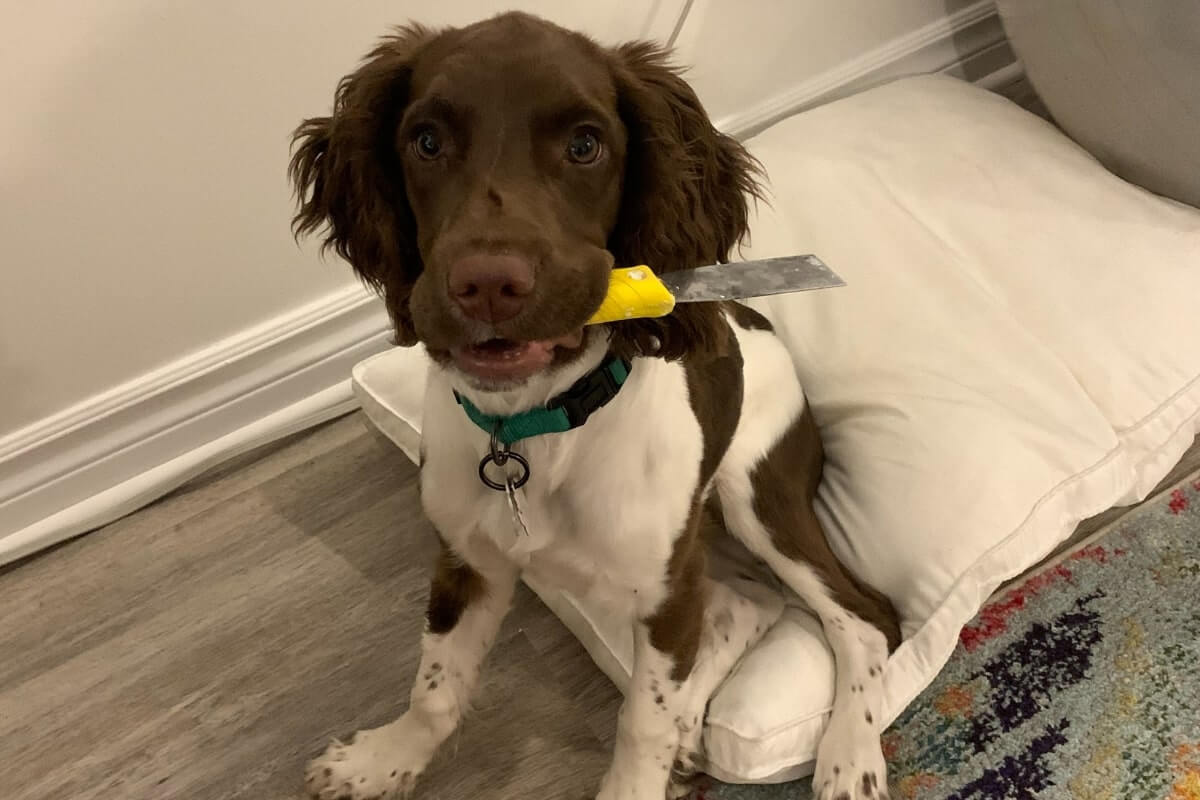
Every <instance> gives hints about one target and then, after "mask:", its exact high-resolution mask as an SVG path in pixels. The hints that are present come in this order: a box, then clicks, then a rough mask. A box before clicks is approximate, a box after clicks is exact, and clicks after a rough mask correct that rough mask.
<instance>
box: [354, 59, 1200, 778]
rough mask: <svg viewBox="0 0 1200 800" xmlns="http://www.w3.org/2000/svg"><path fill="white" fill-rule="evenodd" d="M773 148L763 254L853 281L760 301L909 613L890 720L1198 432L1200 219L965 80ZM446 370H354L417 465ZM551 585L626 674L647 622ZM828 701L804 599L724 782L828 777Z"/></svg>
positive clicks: (740, 716)
mask: <svg viewBox="0 0 1200 800" xmlns="http://www.w3.org/2000/svg"><path fill="white" fill-rule="evenodd" d="M751 148H752V150H753V151H754V153H755V154H756V155H757V156H758V157H759V158H761V159H762V161H763V163H764V165H765V166H766V168H767V171H768V173H769V175H770V176H771V181H772V187H771V188H772V193H773V199H772V201H771V202H772V206H771V208H763V209H762V210H761V213H760V215H759V217H758V219H757V221H756V223H755V226H754V230H753V238H754V241H753V246H752V247H751V248H748V250H747V252H746V253H745V255H746V256H747V257H749V256H767V255H781V254H787V253H805V252H815V253H817V254H819V255H820V256H821V257H822V258H824V259H825V260H827V261H828V263H829V264H830V265H831V266H832V267H833V268H834V269H835V270H836V271H838V272H839V273H840V274H841V275H842V276H843V277H845V278H846V280H847V282H848V284H849V285H848V286H847V287H845V288H841V289H835V290H827V291H820V292H813V293H806V294H797V295H789V296H783V297H778V298H774V299H772V300H770V301H768V302H763V303H759V304H758V306H759V308H760V309H761V310H763V311H764V312H765V313H767V314H768V315H769V316H770V317H771V319H772V320H773V321H774V322H775V324H776V327H777V330H778V331H779V333H780V335H781V336H782V337H783V339H784V341H785V342H786V343H787V344H788V346H789V348H790V349H791V351H792V353H793V355H794V358H795V362H796V368H797V371H798V373H799V375H800V377H801V379H802V381H803V384H804V387H805V390H806V392H807V393H808V397H809V400H810V402H811V404H812V407H813V410H814V413H815V415H816V419H817V421H818V423H819V425H820V426H821V430H822V435H823V437H824V441H825V446H826V452H827V465H826V468H825V475H824V483H823V485H822V488H821V493H820V502H819V508H818V513H819V514H820V516H821V519H822V521H823V523H824V524H825V527H826V531H827V532H828V534H829V536H830V538H831V539H832V543H833V546H834V548H835V549H836V551H837V552H838V553H839V555H840V556H841V557H842V558H843V559H844V560H845V561H846V562H847V563H848V564H849V565H850V566H851V567H852V568H853V569H854V570H855V571H857V572H858V573H859V574H860V575H862V576H863V577H864V578H866V579H867V580H869V581H870V582H872V583H873V584H874V585H875V586H877V587H879V588H880V589H882V590H883V591H885V592H886V593H887V594H888V595H889V596H890V597H891V598H892V599H893V600H894V601H895V603H896V606H897V608H898V610H899V611H900V613H901V615H902V617H903V628H904V633H905V636H906V641H905V642H904V644H903V645H902V646H901V647H900V649H899V650H897V651H896V653H895V654H894V655H893V656H892V659H891V661H890V662H889V664H888V667H887V671H886V675H885V689H886V697H885V710H886V714H885V716H886V717H887V721H888V722H889V723H890V722H891V721H892V720H894V719H895V717H896V716H897V715H898V714H899V713H900V712H901V711H902V710H903V709H904V707H905V706H906V705H907V704H908V703H910V702H911V701H912V700H913V699H914V698H915V697H916V695H917V694H918V693H919V692H920V691H921V690H922V689H923V688H925V687H926V686H928V685H929V683H930V681H931V680H932V679H933V677H934V676H935V674H936V673H937V671H938V670H939V669H940V668H941V667H942V665H943V664H944V663H945V662H946V660H947V659H948V658H949V657H950V654H951V652H952V651H953V649H954V647H955V644H956V642H957V641H958V634H959V631H960V629H961V628H962V626H963V625H964V623H966V622H967V621H968V620H970V618H971V617H972V616H973V615H974V614H975V612H976V611H977V610H978V608H979V607H980V605H981V604H982V603H983V602H984V601H985V600H986V598H987V597H988V595H989V594H990V593H991V592H992V591H993V590H994V589H995V588H996V587H997V586H999V585H1000V584H1001V583H1002V582H1003V581H1005V580H1006V579H1008V578H1010V577H1012V576H1014V575H1016V574H1018V573H1020V572H1021V571H1023V570H1024V569H1026V568H1028V567H1029V566H1031V565H1033V564H1034V563H1036V562H1037V561H1038V560H1040V559H1041V558H1042V557H1043V556H1045V555H1046V554H1047V553H1048V552H1049V551H1051V550H1052V549H1053V548H1054V546H1055V545H1056V544H1057V543H1059V542H1060V541H1062V540H1063V539H1064V538H1065V537H1066V536H1068V535H1069V534H1070V532H1071V531H1072V530H1073V529H1074V527H1075V526H1076V525H1077V524H1078V523H1079V522H1080V521H1081V520H1083V519H1085V518H1086V517H1089V516H1091V515H1093V514H1096V513H1098V512H1100V511H1102V510H1104V509H1106V508H1109V507H1111V506H1113V505H1118V504H1125V503H1131V502H1134V501H1137V500H1139V499H1141V498H1142V497H1144V496H1145V494H1146V493H1147V492H1148V491H1149V490H1150V489H1151V488H1152V487H1153V486H1154V485H1155V483H1156V482H1157V481H1158V480H1159V479H1160V478H1161V477H1163V476H1164V475H1165V474H1166V472H1167V471H1168V470H1169V469H1170V468H1171V466H1173V465H1174V463H1175V462H1176V461H1177V460H1178V458H1179V457H1180V455H1181V454H1182V453H1183V452H1184V450H1185V449H1186V448H1187V446H1188V445H1189V444H1190V442H1191V441H1192V438H1193V436H1194V435H1195V433H1196V432H1197V431H1198V430H1200V378H1198V376H1200V346H1197V343H1198V342H1200V310H1198V309H1197V305H1198V304H1197V298H1198V297H1200V290H1198V284H1200V212H1197V211H1196V210H1195V209H1190V208H1187V207H1184V206H1181V205H1179V204H1176V203H1172V202H1169V201H1164V200H1162V199H1159V198H1157V197H1155V196H1153V195H1151V194H1149V193H1147V192H1145V191H1143V190H1140V189H1138V188H1135V187H1132V186H1130V185H1128V184H1126V183H1124V182H1123V181H1121V180H1119V179H1117V178H1115V177H1113V176H1112V175H1111V174H1109V173H1108V172H1106V171H1105V170H1104V169H1103V168H1102V167H1101V166H1099V165H1098V164H1097V163H1096V161H1095V160H1094V159H1092V158H1091V157H1090V156H1088V155H1087V154H1086V153H1084V152H1083V151H1082V150H1080V149H1079V148H1078V147H1077V146H1075V145H1074V144H1072V143H1071V142H1070V141H1069V140H1068V139H1066V138H1065V137H1063V136H1062V135H1061V134H1059V133H1058V132H1057V131H1056V130H1055V129H1054V128H1052V127H1051V126H1050V125H1048V124H1047V123H1045V122H1043V121H1042V120H1040V119H1038V118H1037V117H1034V116H1033V115H1030V114H1027V113H1026V112H1024V111H1022V110H1021V109H1019V108H1017V107H1016V106H1014V105H1012V104H1011V103H1009V102H1008V101H1007V100H1004V99H1002V98H1000V97H998V96H995V95H992V94H990V93H988V92H985V91H983V90H980V89H976V88H974V87H972V86H969V85H967V84H963V83H960V82H958V81H955V80H953V79H950V78H941V77H921V78H912V79H906V80H902V81H898V82H895V83H892V84H889V85H887V86H884V87H881V88H878V89H874V90H871V91H868V92H865V93H863V94H860V95H856V96H854V97H850V98H847V99H845V100H842V101H839V102H836V103H833V104H830V105H827V106H824V107H821V108H818V109H816V110H813V111H810V112H807V113H804V114H801V115H799V116H796V117H793V118H791V119H789V120H786V121H784V122H781V123H779V124H777V125H775V126H774V127H772V128H770V129H769V130H767V131H766V132H764V133H763V134H761V135H760V136H758V137H756V138H755V139H754V140H753V141H752V142H751ZM424 368H425V359H424V356H423V355H422V354H421V353H420V351H418V350H406V351H395V352H389V353H385V354H383V355H381V356H378V357H376V358H374V359H372V360H370V361H368V362H365V363H363V364H361V365H359V367H358V368H357V370H356V372H355V381H356V386H357V389H358V391H359V394H360V396H361V397H362V398H363V402H364V406H365V408H366V409H367V411H368V413H369V414H370V416H371V418H372V419H373V420H375V422H376V423H377V424H379V425H380V427H381V428H382V429H383V430H384V431H385V432H386V433H388V435H389V436H391V438H392V439H393V440H394V441H396V442H397V443H398V444H400V445H401V446H402V447H404V448H405V450H406V451H407V452H408V454H409V455H410V456H412V457H415V455H416V447H417V443H418V434H417V430H418V429H419V421H420V418H421V398H422V389H423V384H424ZM536 589H537V587H535V590H536ZM539 593H540V594H541V595H542V597H543V599H545V600H546V602H547V604H548V605H549V606H550V607H551V608H552V609H553V610H554V611H555V612H556V613H558V614H559V616H560V617H562V618H563V620H564V622H565V623H566V624H567V625H568V626H569V627H570V628H571V629H572V630H573V631H574V633H575V634H576V635H577V636H579V638H580V639H581V640H582V641H583V643H584V645H585V646H586V647H587V648H588V651H589V652H590V653H591V654H592V656H593V657H594V658H595V659H596V662H597V663H598V664H599V665H600V666H601V668H602V669H604V670H605V671H606V672H607V673H608V674H609V675H610V676H612V677H613V679H614V680H615V681H616V682H617V683H618V685H624V684H625V680H626V677H627V674H628V665H629V663H630V652H629V651H630V646H629V636H628V632H626V631H623V630H620V629H613V628H611V626H607V620H606V619H605V617H604V616H603V615H602V614H599V613H597V614H592V613H590V611H589V609H587V608H585V607H582V606H581V605H580V604H579V603H578V602H576V601H575V600H574V599H573V598H570V597H567V596H565V595H562V594H559V593H555V592H548V591H544V590H543V591H541V592H539ZM832 694H833V670H832V656H831V655H830V653H829V651H828V649H827V647H826V645H825V643H824V641H823V639H822V637H821V634H820V630H819V627H818V626H817V624H816V623H815V622H814V621H813V619H812V618H811V617H809V616H807V615H806V614H805V613H803V612H802V611H801V610H800V609H797V608H790V609H789V610H788V611H787V612H785V615H784V617H783V618H782V619H781V620H780V622H779V623H778V624H777V625H776V626H775V627H774V628H773V629H772V630H771V631H770V632H769V633H768V635H767V636H766V638H765V639H764V640H763V641H762V642H761V643H760V644H759V645H758V646H757V647H756V648H755V649H754V650H753V651H752V652H751V653H749V654H748V655H747V657H746V658H745V659H744V660H743V661H742V663H741V664H740V665H739V667H738V669H737V670H736V671H735V672H734V674H733V675H731V676H730V678H729V679H728V680H727V681H726V682H725V683H724V685H723V686H722V687H721V689H720V690H719V691H718V693H717V694H716V696H715V697H714V698H713V701H712V703H711V705H710V707H709V716H708V720H707V726H706V729H705V738H704V743H705V746H706V749H707V756H708V760H709V771H710V772H711V773H712V774H714V775H715V776H717V777H718V778H723V779H726V780H733V781H741V782H769V781H779V780H785V779H789V778H793V777H797V776H799V775H802V774H805V773H806V772H808V771H811V761H812V759H813V756H814V754H815V752H816V746H817V742H818V738H819V736H820V733H821V730H822V726H823V724H824V720H825V715H826V712H827V711H828V708H829V705H830V702H831V699H832Z"/></svg>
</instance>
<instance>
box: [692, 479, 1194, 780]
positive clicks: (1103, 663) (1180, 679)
mask: <svg viewBox="0 0 1200 800" xmlns="http://www.w3.org/2000/svg"><path fill="white" fill-rule="evenodd" d="M883 743H884V753H885V755H886V756H887V758H888V763H889V766H890V768H891V773H892V775H891V778H892V787H893V788H892V797H893V798H904V799H905V800H916V799H918V798H919V799H920V800H984V798H988V799H990V798H1004V799H1005V800H1009V799H1013V800H1017V799H1019V800H1024V799H1025V798H1029V799H1030V800H1032V799H1033V798H1037V800H1058V798H1064V799H1066V798H1070V800H1200V478H1197V477H1196V476H1193V477H1191V478H1189V479H1188V480H1187V481H1185V482H1184V483H1182V484H1179V485H1178V486H1177V487H1176V488H1175V489H1173V490H1170V491H1168V492H1166V493H1165V494H1164V495H1163V496H1161V497H1160V498H1158V499H1156V500H1154V501H1152V502H1150V503H1148V504H1146V505H1145V506H1143V507H1142V508H1140V509H1138V510H1136V511H1135V512H1133V513H1131V514H1130V515H1129V516H1127V517H1126V518H1124V519H1123V520H1122V521H1121V522H1120V523H1118V524H1117V526H1116V527H1115V528H1113V529H1111V530H1109V531H1108V532H1107V533H1106V534H1105V535H1103V536H1102V537H1101V538H1100V539H1099V540H1098V541H1096V542H1095V543H1094V544H1092V545H1090V546H1087V547H1085V548H1084V549H1082V550H1080V551H1078V552H1076V553H1074V554H1073V555H1071V556H1070V557H1068V558H1067V559H1066V560H1065V561H1063V562H1061V563H1059V564H1058V565H1057V566H1054V567H1050V568H1048V569H1046V570H1045V571H1043V572H1041V573H1039V574H1036V575H1034V576H1033V577H1031V578H1029V579H1028V580H1027V581H1025V582H1024V583H1023V584H1022V585H1020V586H1018V587H1016V588H1014V589H1012V590H1010V591H1008V592H1007V593H1005V594H1004V595H1002V596H1000V597H998V598H996V599H994V600H993V601H992V602H991V603H989V604H988V605H987V606H986V607H984V609H983V610H982V611H981V612H980V613H979V615H978V616H977V617H976V618H975V619H974V620H973V621H972V622H971V623H970V624H969V625H967V626H966V627H965V628H963V630H962V633H961V635H960V638H959V646H958V649H957V650H956V651H955V653H954V656H953V658H952V659H951V660H950V663H949V664H947V665H946V668H945V669H944V670H943V671H942V673H941V675H939V676H938V678H937V680H936V681H935V682H934V684H933V685H932V686H930V687H929V689H928V690H926V691H925V693H924V694H922V695H921V697H920V698H918V699H917V701H916V702H915V703H913V705H912V706H911V707H910V708H909V709H908V710H907V711H906V712H905V713H904V715H903V716H902V717H901V718H900V719H899V720H897V722H896V723H895V724H894V725H893V726H892V727H891V728H890V729H889V730H888V731H887V732H886V733H885V734H884V741H883ZM811 797H812V793H811V787H810V785H809V781H808V780H804V781H799V782H797V783H793V784H785V785H778V786H753V787H752V786H726V785H722V784H715V783H713V784H710V785H708V786H701V787H699V788H698V789H697V790H696V791H695V792H694V793H693V795H692V798H693V800H781V799H782V798H788V800H793V799H794V800H807V798H811Z"/></svg>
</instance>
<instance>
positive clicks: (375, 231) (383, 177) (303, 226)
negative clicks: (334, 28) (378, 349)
mask: <svg viewBox="0 0 1200 800" xmlns="http://www.w3.org/2000/svg"><path fill="white" fill-rule="evenodd" d="M431 36H432V33H431V32H430V31H429V30H428V29H426V28H424V27H421V26H419V25H409V26H406V27H402V28H399V29H397V31H396V32H395V33H394V34H393V35H391V36H388V37H385V38H384V39H382V40H381V41H380V43H379V44H378V45H377V46H376V48H375V49H374V50H372V51H371V53H370V54H368V56H367V57H366V59H364V60H363V62H362V64H361V65H360V66H359V68H358V69H357V70H355V71H354V72H353V73H351V74H350V75H347V76H346V77H344V78H342V80H341V81H340V82H339V83H338V87H337V93H336V94H335V96H334V103H333V113H332V115H331V116H328V117H313V118H312V119H307V120H305V121H304V122H302V123H301V124H300V126H299V127H298V128H296V131H295V133H294V134H293V136H292V145H293V148H294V151H293V154H292V159H291V163H290V165H289V169H288V175H289V177H290V179H291V181H292V186H293V188H294V190H295V193H296V202H297V206H298V210H297V213H296V216H295V217H294V218H293V220H292V232H293V233H294V234H295V235H296V237H297V238H299V237H300V236H303V235H305V234H309V233H312V232H314V231H317V230H319V229H321V228H324V229H325V232H324V239H323V245H322V250H329V249H330V248H332V249H333V250H335V251H336V252H337V253H338V255H340V256H341V257H342V258H344V259H346V260H347V261H348V262H350V265H351V266H352V267H353V268H354V271H355V272H356V273H358V276H359V277H360V278H361V279H362V280H363V281H364V282H365V283H367V284H368V285H369V286H370V287H371V288H373V289H375V290H376V291H378V292H380V293H381V294H382V295H383V297H384V301H385V303H386V304H387V308H388V313H389V315H390V316H391V318H392V324H393V326H394V327H395V329H396V343H397V344H400V345H412V344H415V343H416V341H417V337H416V332H415V330H414V329H413V322H412V316H411V313H410V312H409V308H408V302H409V296H410V294H411V292H412V285H413V283H414V282H415V281H416V279H417V276H418V275H420V274H421V269H422V265H421V256H420V252H419V250H418V249H417V240H416V223H415V222H414V220H413V214H412V208H411V207H410V206H409V204H408V197H407V195H406V193H405V189H404V173H403V168H402V165H401V162H400V156H399V154H398V153H397V152H396V145H395V133H396V126H397V125H398V124H399V122H400V117H401V115H403V113H404V108H405V106H406V105H407V104H408V94H409V84H410V80H411V77H412V62H413V59H414V58H415V56H416V54H417V52H418V51H419V50H420V48H421V47H422V46H423V45H424V43H425V42H426V41H428V40H429V39H430V37H431Z"/></svg>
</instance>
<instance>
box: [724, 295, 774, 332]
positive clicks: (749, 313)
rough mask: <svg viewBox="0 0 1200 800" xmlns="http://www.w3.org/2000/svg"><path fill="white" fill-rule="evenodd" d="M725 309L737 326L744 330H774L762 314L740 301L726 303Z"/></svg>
mask: <svg viewBox="0 0 1200 800" xmlns="http://www.w3.org/2000/svg"><path fill="white" fill-rule="evenodd" d="M725 310H726V311H727V312H729V316H730V317H731V318H732V319H733V321H734V322H735V323H737V326H738V327H739V328H741V329H742V330H746V331H772V332H773V331H774V330H775V326H774V325H772V324H771V322H770V320H768V319H767V318H766V317H764V316H763V315H762V314H760V313H758V312H757V311H755V310H754V309H753V308H750V306H744V305H742V304H741V303H733V302H730V303H726V304H725Z"/></svg>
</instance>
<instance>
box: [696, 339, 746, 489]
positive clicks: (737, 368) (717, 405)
mask: <svg viewBox="0 0 1200 800" xmlns="http://www.w3.org/2000/svg"><path fill="white" fill-rule="evenodd" d="M713 338H714V339H716V340H718V341H719V342H720V344H719V345H718V346H717V348H716V350H717V352H716V354H715V355H713V356H707V357H698V356H692V357H688V358H685V359H684V362H683V368H684V372H685V374H686V377H687V388H688V403H689V404H690V405H691V407H692V413H693V414H695V416H696V420H697V421H698V422H699V423H700V431H701V435H702V436H703V438H704V451H703V453H704V454H703V456H702V457H701V459H700V483H699V486H700V488H701V489H703V488H704V487H706V486H707V485H708V482H709V480H711V479H712V476H713V473H715V472H716V471H717V465H718V464H720V463H721V459H722V458H724V456H725V451H726V450H728V449H729V443H730V442H731V441H733V433H734V431H735V430H736V429H737V424H738V418H739V417H740V416H741V413H742V391H743V383H742V352H741V350H740V349H739V348H738V344H737V339H736V338H734V335H733V330H732V329H731V328H730V327H729V325H728V323H726V322H725V321H724V320H722V321H721V322H720V330H719V332H716V333H714V334H713Z"/></svg>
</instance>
